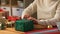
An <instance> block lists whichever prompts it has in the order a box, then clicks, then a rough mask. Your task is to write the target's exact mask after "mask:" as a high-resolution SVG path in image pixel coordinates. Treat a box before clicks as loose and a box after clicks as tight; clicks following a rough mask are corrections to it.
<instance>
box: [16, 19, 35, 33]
mask: <svg viewBox="0 0 60 34" xmlns="http://www.w3.org/2000/svg"><path fill="white" fill-rule="evenodd" d="M32 29H34V24H33V21H32V20H27V19H22V20H17V21H16V23H15V30H17V31H23V32H26V31H30V30H32Z"/></svg>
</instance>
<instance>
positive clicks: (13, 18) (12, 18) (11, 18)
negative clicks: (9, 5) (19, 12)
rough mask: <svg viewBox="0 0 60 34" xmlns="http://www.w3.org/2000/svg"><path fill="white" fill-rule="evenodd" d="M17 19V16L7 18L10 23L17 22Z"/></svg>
mask: <svg viewBox="0 0 60 34" xmlns="http://www.w3.org/2000/svg"><path fill="white" fill-rule="evenodd" d="M18 19H19V18H18V17H17V16H9V17H8V20H10V21H16V20H18Z"/></svg>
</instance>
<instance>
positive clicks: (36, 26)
mask: <svg viewBox="0 0 60 34" xmlns="http://www.w3.org/2000/svg"><path fill="white" fill-rule="evenodd" d="M34 28H35V29H43V28H47V26H44V25H40V24H34Z"/></svg>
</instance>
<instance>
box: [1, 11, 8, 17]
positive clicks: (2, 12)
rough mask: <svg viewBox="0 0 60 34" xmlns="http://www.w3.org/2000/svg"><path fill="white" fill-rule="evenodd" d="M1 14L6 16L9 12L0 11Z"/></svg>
mask: <svg viewBox="0 0 60 34" xmlns="http://www.w3.org/2000/svg"><path fill="white" fill-rule="evenodd" d="M1 16H5V17H6V18H7V17H8V16H9V12H8V11H0V17H1Z"/></svg>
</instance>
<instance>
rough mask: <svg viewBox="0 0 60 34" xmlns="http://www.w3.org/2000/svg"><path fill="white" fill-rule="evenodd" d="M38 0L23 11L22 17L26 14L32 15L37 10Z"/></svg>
mask: <svg viewBox="0 0 60 34" xmlns="http://www.w3.org/2000/svg"><path fill="white" fill-rule="evenodd" d="M36 2H37V0H35V1H34V2H33V3H31V4H30V5H29V6H28V7H27V8H26V9H25V10H24V11H23V13H22V18H23V17H24V15H32V14H33V13H35V12H36V11H37V5H36Z"/></svg>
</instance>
